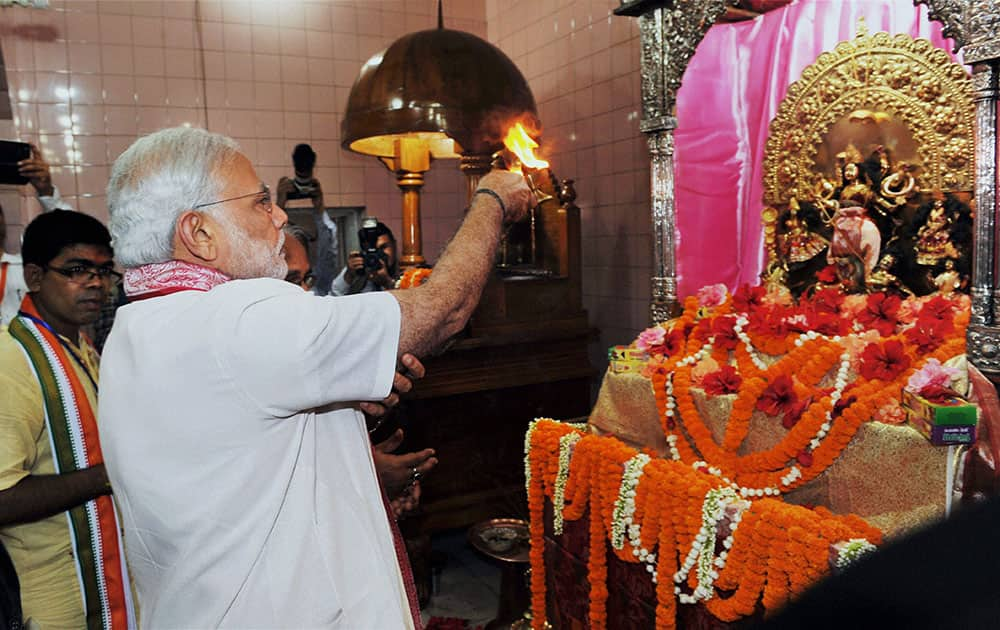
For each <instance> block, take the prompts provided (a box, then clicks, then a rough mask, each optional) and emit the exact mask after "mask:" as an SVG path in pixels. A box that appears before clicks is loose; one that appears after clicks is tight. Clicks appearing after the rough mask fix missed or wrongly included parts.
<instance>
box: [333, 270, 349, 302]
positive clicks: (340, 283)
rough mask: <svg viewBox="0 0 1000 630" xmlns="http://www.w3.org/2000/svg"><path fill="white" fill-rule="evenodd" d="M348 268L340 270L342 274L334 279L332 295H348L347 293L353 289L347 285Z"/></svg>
mask: <svg viewBox="0 0 1000 630" xmlns="http://www.w3.org/2000/svg"><path fill="white" fill-rule="evenodd" d="M346 275H347V267H344V268H343V269H341V270H340V274H338V275H337V277H336V278H334V279H333V284H331V285H330V295H338V296H340V295H347V292H348V291H349V290H350V289H351V287H350V285H349V284H347V278H346Z"/></svg>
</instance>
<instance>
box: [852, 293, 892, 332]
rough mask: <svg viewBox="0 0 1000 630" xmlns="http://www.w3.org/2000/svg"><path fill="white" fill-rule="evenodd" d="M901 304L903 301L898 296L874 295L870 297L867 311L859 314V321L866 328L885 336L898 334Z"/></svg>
mask: <svg viewBox="0 0 1000 630" xmlns="http://www.w3.org/2000/svg"><path fill="white" fill-rule="evenodd" d="M900 304H902V300H900V299H899V296H898V295H886V294H885V293H872V294H871V295H869V296H868V304H867V305H866V306H865V309H864V310H863V311H861V312H860V313H859V314H858V321H859V322H861V323H862V324H863V325H864V326H865V327H866V328H872V329H874V330H877V331H878V332H879V334H881V335H883V336H889V335H891V334H892V333H894V332H896V323H897V322H898V315H899V305H900Z"/></svg>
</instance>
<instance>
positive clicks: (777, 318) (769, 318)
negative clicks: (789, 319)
mask: <svg viewBox="0 0 1000 630" xmlns="http://www.w3.org/2000/svg"><path fill="white" fill-rule="evenodd" d="M785 311H786V309H784V308H782V307H780V306H771V307H758V308H757V310H755V311H754V312H752V313H750V316H749V317H748V319H749V323H748V324H747V330H748V331H750V332H752V333H755V334H758V335H764V336H771V337H784V336H785V335H787V334H788V324H787V323H785Z"/></svg>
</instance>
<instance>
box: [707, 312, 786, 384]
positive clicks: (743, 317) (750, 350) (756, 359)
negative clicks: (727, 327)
mask: <svg viewBox="0 0 1000 630" xmlns="http://www.w3.org/2000/svg"><path fill="white" fill-rule="evenodd" d="M749 323H750V320H749V319H747V314H746V313H740V314H739V316H738V317H737V318H736V323H735V324H733V332H734V333H736V336H737V337H738V338H739V340H740V341H742V342H743V345H745V346H746V347H747V354H749V355H750V360H751V361H753V364H754V365H756V366H757V369H760V370H766V369H767V363H765V362H764V360H763V359H761V358H760V356H758V354H757V350H756V349H755V348H754V347H753V342H752V341H750V335H748V334H746V333H745V332H743V328H744V327H745V326H746V325H747V324H749ZM713 341H714V339H713ZM796 343H798V342H796Z"/></svg>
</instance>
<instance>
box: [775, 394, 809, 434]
mask: <svg viewBox="0 0 1000 630" xmlns="http://www.w3.org/2000/svg"><path fill="white" fill-rule="evenodd" d="M811 404H812V397H811V396H810V397H809V398H804V399H802V400H800V401H798V402H797V403H795V404H794V405H792V406H791V408H790V409H789V410H788V411H786V412H785V417H784V418H782V419H781V426H783V427H785V428H786V429H791V428H792V427H794V426H795V425H796V424H798V422H799V419H800V418H801V417H802V414H803V413H804V412H805V410H806V409H808V408H809V405H811Z"/></svg>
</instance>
